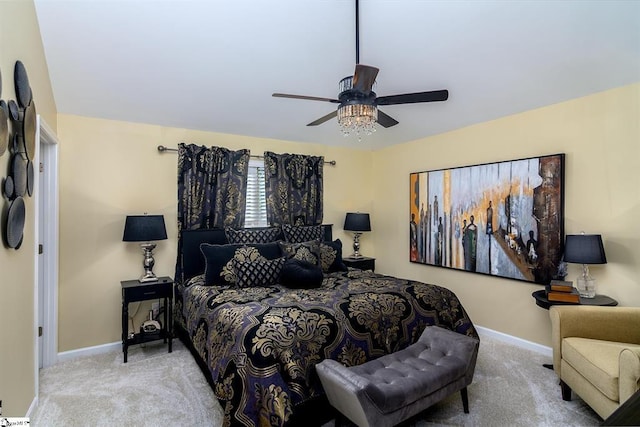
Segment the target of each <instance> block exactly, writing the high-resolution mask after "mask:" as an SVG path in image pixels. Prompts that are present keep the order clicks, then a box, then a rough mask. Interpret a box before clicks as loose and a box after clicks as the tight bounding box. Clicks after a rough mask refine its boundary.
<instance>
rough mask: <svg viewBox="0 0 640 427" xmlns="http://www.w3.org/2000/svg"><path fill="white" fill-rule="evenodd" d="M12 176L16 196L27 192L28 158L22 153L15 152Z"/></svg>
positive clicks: (12, 162) (21, 195)
mask: <svg viewBox="0 0 640 427" xmlns="http://www.w3.org/2000/svg"><path fill="white" fill-rule="evenodd" d="M11 177H12V178H13V186H14V192H15V195H16V197H23V196H24V195H25V194H26V193H27V160H26V159H25V158H24V157H23V155H22V153H15V154H14V155H13V159H12V161H11Z"/></svg>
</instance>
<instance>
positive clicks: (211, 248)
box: [200, 243, 282, 285]
mask: <svg viewBox="0 0 640 427" xmlns="http://www.w3.org/2000/svg"><path fill="white" fill-rule="evenodd" d="M200 251H201V252H202V254H203V255H204V258H205V261H206V267H205V272H204V276H205V283H206V284H207V285H232V284H234V283H235V281H236V274H235V270H234V269H233V264H232V259H234V258H235V259H237V260H240V261H256V260H258V259H266V260H268V259H276V258H280V257H281V256H282V250H281V249H280V246H279V245H278V243H263V244H256V245H251V246H246V245H236V244H234V245H210V244H208V243H203V244H201V245H200ZM261 257H262V258H261Z"/></svg>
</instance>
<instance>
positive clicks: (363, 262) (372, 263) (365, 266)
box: [342, 256, 376, 271]
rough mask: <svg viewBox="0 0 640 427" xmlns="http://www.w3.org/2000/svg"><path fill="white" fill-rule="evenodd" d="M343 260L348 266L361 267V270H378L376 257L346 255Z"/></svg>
mask: <svg viewBox="0 0 640 427" xmlns="http://www.w3.org/2000/svg"><path fill="white" fill-rule="evenodd" d="M342 262H344V264H345V265H346V266H347V267H353V268H359V269H360V270H371V271H375V270H376V259H375V258H369V257H366V256H363V257H360V258H353V257H345V258H342Z"/></svg>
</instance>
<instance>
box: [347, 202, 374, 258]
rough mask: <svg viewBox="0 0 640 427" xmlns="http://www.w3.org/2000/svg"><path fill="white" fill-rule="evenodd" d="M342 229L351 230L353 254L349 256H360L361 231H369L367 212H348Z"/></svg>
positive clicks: (369, 224)
mask: <svg viewBox="0 0 640 427" xmlns="http://www.w3.org/2000/svg"><path fill="white" fill-rule="evenodd" d="M344 230H345V231H353V255H351V258H362V255H361V254H360V235H361V234H362V232H363V231H371V221H370V219H369V214H368V213H360V212H356V213H353V212H349V213H347V216H346V217H345V219H344Z"/></svg>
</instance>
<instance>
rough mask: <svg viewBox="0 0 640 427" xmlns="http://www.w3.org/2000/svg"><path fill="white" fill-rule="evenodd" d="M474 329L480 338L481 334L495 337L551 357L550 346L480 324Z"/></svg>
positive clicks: (551, 350)
mask: <svg viewBox="0 0 640 427" xmlns="http://www.w3.org/2000/svg"><path fill="white" fill-rule="evenodd" d="M476 330H477V331H478V335H480V338H482V336H483V335H484V336H488V337H492V338H496V339H498V340H500V341H504V342H506V343H508V344H511V345H515V346H516V347H520V348H524V349H527V350H532V351H535V352H536V353H540V354H542V355H544V356H548V357H553V349H552V348H551V347H547V346H544V345H541V344H537V343H535V342H531V341H527V340H523V339H522V338H518V337H514V336H513V335H507V334H505V333H502V332H498V331H494V330H493V329H489V328H484V327H482V326H476Z"/></svg>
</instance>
